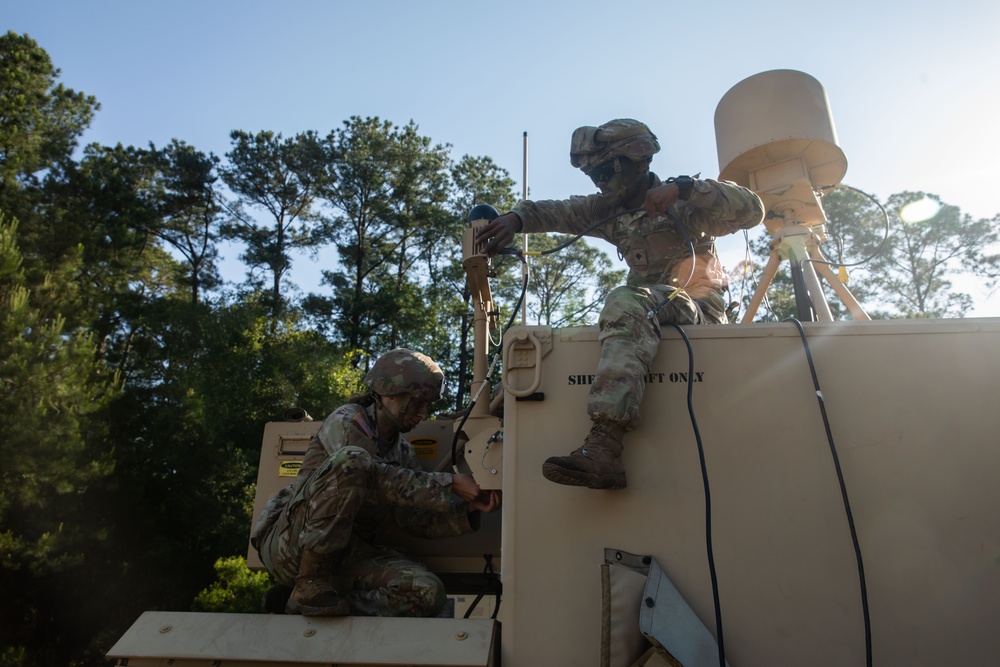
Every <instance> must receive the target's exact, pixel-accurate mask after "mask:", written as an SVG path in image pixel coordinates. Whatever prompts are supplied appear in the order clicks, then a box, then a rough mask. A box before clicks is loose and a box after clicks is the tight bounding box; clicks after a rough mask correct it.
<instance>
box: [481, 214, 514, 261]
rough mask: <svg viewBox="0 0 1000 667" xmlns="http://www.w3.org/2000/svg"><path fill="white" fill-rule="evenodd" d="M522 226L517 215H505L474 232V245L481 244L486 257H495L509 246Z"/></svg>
mask: <svg viewBox="0 0 1000 667" xmlns="http://www.w3.org/2000/svg"><path fill="white" fill-rule="evenodd" d="M523 226H524V224H523V223H522V222H521V218H520V217H519V216H518V215H517V213H505V214H504V215H501V216H500V217H499V218H497V219H496V220H493V221H492V222H489V223H487V224H486V225H484V226H483V227H481V228H480V229H479V231H478V232H476V239H475V240H476V243H477V244H479V243H483V244H485V245H484V246H483V251H484V252H485V253H486V254H487V255H491V256H492V255H495V254H497V252H499V251H500V250H502V249H504V248H506V247H507V246H508V245H510V242H511V241H513V240H514V235H515V234H517V233H518V232H519V231H521V228H522V227H523Z"/></svg>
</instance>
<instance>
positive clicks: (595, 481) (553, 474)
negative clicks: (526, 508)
mask: <svg viewBox="0 0 1000 667" xmlns="http://www.w3.org/2000/svg"><path fill="white" fill-rule="evenodd" d="M542 475H544V476H545V479H547V480H549V481H550V482H555V483H556V484H565V485H566V486H585V487H587V488H588V489H624V488H625V487H626V485H627V482H626V480H625V474H624V473H622V474H621V475H594V474H592V473H586V472H580V471H578V470H567V469H566V468H561V467H559V466H557V465H555V464H552V463H544V464H542Z"/></svg>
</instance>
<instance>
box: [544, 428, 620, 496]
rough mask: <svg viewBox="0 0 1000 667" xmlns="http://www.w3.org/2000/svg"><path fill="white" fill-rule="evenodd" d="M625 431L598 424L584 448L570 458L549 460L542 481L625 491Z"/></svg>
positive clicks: (585, 441) (575, 451) (552, 458)
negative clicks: (623, 451)
mask: <svg viewBox="0 0 1000 667" xmlns="http://www.w3.org/2000/svg"><path fill="white" fill-rule="evenodd" d="M624 435H625V427H624V426H622V425H621V424H616V423H615V422H610V421H607V420H597V421H595V422H594V425H593V426H592V427H591V429H590V434H589V435H587V439H586V440H584V441H583V445H581V446H580V447H578V448H577V449H575V450H573V452H572V453H571V454H570V455H569V456H552V457H550V458H548V459H546V461H545V463H544V464H542V474H543V475H545V479H547V480H550V481H552V482H556V483H558V484H569V485H571V486H587V487H590V488H591V489H624V488H625V466H623V465H622V460H621V457H622V436H624Z"/></svg>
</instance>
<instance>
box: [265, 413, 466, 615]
mask: <svg viewBox="0 0 1000 667" xmlns="http://www.w3.org/2000/svg"><path fill="white" fill-rule="evenodd" d="M375 423H376V422H375V415H374V407H373V406H372V407H369V408H367V409H365V408H362V407H361V406H359V405H354V404H348V405H345V406H342V407H340V408H338V409H337V410H335V411H334V412H333V413H331V414H330V416H329V417H327V418H326V420H324V422H323V424H322V425H321V426H320V429H319V431H318V432H317V434H316V436H314V437H313V439H312V441H311V442H310V444H309V448H308V450H307V452H306V456H305V459H304V460H303V464H302V467H301V468H300V470H299V473H298V477H296V480H295V482H293V483H292V484H291V485H289V486H288V487H286V488H285V489H282V490H281V491H280V492H279V493H278V494H276V495H275V497H274V498H272V499H271V500H270V501H269V502H268V504H267V506H266V507H265V508H264V511H263V512H262V513H261V516H260V518H259V519H258V521H257V525H256V526H255V529H254V531H253V542H254V544H255V546H257V548H258V551H259V553H260V557H261V561H262V562H263V563H264V566H265V567H266V568H267V570H268V572H269V573H270V574H271V577H272V578H273V579H274V580H275V581H276V582H277V583H280V584H284V585H287V586H293V585H294V583H295V576H296V574H298V571H299V561H300V559H301V556H302V552H303V551H304V550H306V549H309V550H312V551H314V552H316V553H318V554H322V555H325V556H326V557H327V558H326V560H327V561H328V562H330V563H331V564H333V569H332V570H331V572H330V577H331V580H332V581H334V583H335V586H336V588H337V591H338V592H339V593H340V594H341V595H343V596H344V597H345V598H347V600H348V602H349V603H350V604H351V605H352V609H354V610H355V612H356V613H359V614H377V615H384V616H435V615H437V614H438V613H439V612H440V611H441V606H442V605H443V604H444V601H445V600H444V594H443V586H442V584H441V582H440V580H439V579H438V578H437V577H436V576H435V575H434V574H432V573H431V572H429V571H428V570H427V568H426V567H424V566H423V565H422V564H421V563H419V562H418V561H416V560H414V559H411V558H409V557H407V556H406V555H404V554H402V553H400V552H398V551H396V550H393V549H391V548H389V547H386V546H382V545H378V544H377V540H376V537H377V535H378V534H379V532H380V531H381V530H382V529H383V528H384V527H385V525H386V524H387V523H389V522H395V523H396V524H397V525H399V526H400V527H401V528H402V529H403V530H405V531H407V532H409V533H411V534H413V535H417V536H420V537H451V536H456V535H462V534H465V533H468V532H471V531H473V530H475V529H477V528H478V519H479V514H478V513H473V514H472V515H470V514H469V513H468V505H467V503H465V502H464V501H461V500H457V499H453V496H452V494H451V479H452V476H451V475H450V474H449V473H427V472H424V471H422V470H418V469H417V468H418V465H417V459H416V455H415V454H414V452H413V448H412V447H411V446H410V444H409V443H408V442H407V441H406V440H405V439H404V438H402V437H399V438H397V440H396V442H394V443H392V444H391V445H390V446H388V447H386V448H385V449H384V451H380V450H379V448H378V447H377V445H376V433H375V429H374V428H373V426H372V425H373V424H375Z"/></svg>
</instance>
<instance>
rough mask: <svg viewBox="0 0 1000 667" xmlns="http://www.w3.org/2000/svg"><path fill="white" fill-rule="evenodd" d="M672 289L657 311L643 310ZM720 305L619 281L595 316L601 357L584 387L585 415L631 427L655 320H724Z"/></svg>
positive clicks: (656, 333)
mask: <svg viewBox="0 0 1000 667" xmlns="http://www.w3.org/2000/svg"><path fill="white" fill-rule="evenodd" d="M675 292H677V295H676V296H675V297H674V298H673V299H672V300H671V301H669V302H667V303H666V304H665V305H664V306H663V307H662V308H660V310H659V311H658V312H657V316H656V317H655V318H649V317H647V315H646V314H647V313H648V312H649V311H650V310H652V309H653V308H655V307H656V306H657V305H659V304H660V303H661V302H663V301H664V300H665V299H667V298H668V297H669V296H671V295H672V294H674V293H675ZM724 307H725V304H724V303H723V300H722V298H721V297H718V296H715V295H711V296H709V297H706V298H704V299H698V300H696V299H692V298H691V297H690V296H689V295H688V294H687V293H686V292H683V291H678V290H675V289H674V288H673V287H670V286H668V285H645V286H641V287H640V286H635V285H623V286H621V287H617V288H615V289H613V290H612V291H611V293H610V294H608V298H607V301H605V303H604V309H603V310H601V317H600V319H599V321H598V325H599V327H600V335H599V339H600V341H601V360H600V361H599V362H598V364H597V372H596V373H595V375H594V383H593V384H592V385H591V387H590V396H589V398H588V400H587V413H588V414H589V415H590V418H591V419H594V420H596V419H605V420H609V421H613V422H616V423H620V424H624V425H625V428H626V429H628V430H632V429H634V428H636V427H638V426H639V405H640V403H642V394H643V391H644V389H645V381H644V379H643V378H644V377H645V376H646V375H647V374H649V372H650V369H651V368H652V365H653V359H654V358H655V357H656V351H657V350H658V349H659V346H660V325H661V324H668V323H671V322H672V323H675V324H680V325H687V324H720V323H722V322H725V317H726V316H725V311H724Z"/></svg>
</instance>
